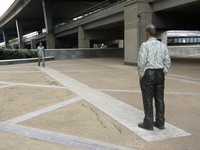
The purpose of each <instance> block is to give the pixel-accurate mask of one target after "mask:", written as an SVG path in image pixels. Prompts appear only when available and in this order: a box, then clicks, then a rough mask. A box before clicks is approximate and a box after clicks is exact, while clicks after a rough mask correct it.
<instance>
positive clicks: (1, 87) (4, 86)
mask: <svg viewBox="0 0 200 150" xmlns="http://www.w3.org/2000/svg"><path fill="white" fill-rule="evenodd" d="M11 86H15V85H12V84H9V85H3V86H0V89H3V88H7V87H11Z"/></svg>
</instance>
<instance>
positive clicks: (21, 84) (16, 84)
mask: <svg viewBox="0 0 200 150" xmlns="http://www.w3.org/2000/svg"><path fill="white" fill-rule="evenodd" d="M0 83H3V84H9V85H10V86H30V87H42V88H57V89H66V87H64V86H55V85H41V84H29V83H14V82H4V81H0Z"/></svg>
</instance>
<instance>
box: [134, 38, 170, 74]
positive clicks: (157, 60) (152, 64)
mask: <svg viewBox="0 0 200 150" xmlns="http://www.w3.org/2000/svg"><path fill="white" fill-rule="evenodd" d="M137 63H138V74H139V77H140V78H142V77H143V76H144V73H145V71H146V70H147V69H163V71H164V73H165V74H167V72H168V70H169V67H170V66H171V59H170V56H169V52H168V49H167V46H166V45H165V44H164V43H162V42H160V41H158V40H157V39H156V38H154V37H152V38H150V39H148V41H146V42H144V43H142V45H141V47H140V50H139V53H138V61H137Z"/></svg>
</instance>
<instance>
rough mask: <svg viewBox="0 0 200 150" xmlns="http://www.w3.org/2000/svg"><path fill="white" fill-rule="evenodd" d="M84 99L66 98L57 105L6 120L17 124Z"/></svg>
mask: <svg viewBox="0 0 200 150" xmlns="http://www.w3.org/2000/svg"><path fill="white" fill-rule="evenodd" d="M82 99H83V98H81V97H75V98H72V99H70V100H66V101H64V102H60V103H57V104H55V105H52V106H49V107H46V108H43V109H40V110H37V111H34V112H31V113H28V114H25V115H22V116H19V117H16V118H13V119H10V120H8V121H6V122H7V123H13V124H17V123H20V122H23V121H26V120H28V119H31V118H34V117H37V116H40V115H42V114H46V113H48V112H51V111H53V110H56V109H59V108H62V107H65V106H67V105H70V104H73V103H76V102H78V101H80V100H82Z"/></svg>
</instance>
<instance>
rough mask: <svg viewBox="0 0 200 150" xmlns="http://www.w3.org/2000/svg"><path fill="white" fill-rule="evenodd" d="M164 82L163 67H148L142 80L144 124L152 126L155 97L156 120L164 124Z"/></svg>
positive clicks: (160, 124)
mask: <svg viewBox="0 0 200 150" xmlns="http://www.w3.org/2000/svg"><path fill="white" fill-rule="evenodd" d="M164 82H165V76H164V72H163V70H162V69H148V70H146V71H145V74H144V76H143V78H142V79H141V80H140V87H141V91H142V98H143V105H144V113H145V117H144V122H143V123H144V125H145V126H148V127H152V126H153V125H154V117H153V98H154V101H155V109H156V116H155V120H156V123H157V124H158V125H159V126H164V123H165V118H164V112H165V104H164Z"/></svg>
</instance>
